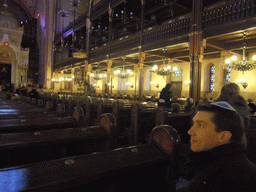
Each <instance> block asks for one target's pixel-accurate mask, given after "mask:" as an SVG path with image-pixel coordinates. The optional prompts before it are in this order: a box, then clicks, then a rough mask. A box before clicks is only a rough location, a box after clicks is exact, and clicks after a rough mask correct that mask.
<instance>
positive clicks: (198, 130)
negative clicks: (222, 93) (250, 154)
mask: <svg viewBox="0 0 256 192" xmlns="http://www.w3.org/2000/svg"><path fill="white" fill-rule="evenodd" d="M243 132H244V129H243V121H242V119H241V117H240V115H239V114H238V113H237V111H236V110H235V109H234V108H233V107H232V106H231V105H230V104H229V103H228V102H226V101H220V102H213V103H209V104H206V105H198V106H197V109H196V114H195V116H194V117H193V126H192V127H191V128H190V129H189V131H188V134H189V135H190V149H189V152H190V153H188V155H187V156H183V157H180V158H179V162H182V163H181V164H180V166H179V168H180V169H179V179H178V181H177V184H176V191H189V192H205V191H207V192H216V191H218V192H224V191H225V192H226V191H232V192H241V191H243V192H249V191H250V192H252V191H255V190H256V166H255V165H254V164H253V163H252V162H251V161H250V160H249V159H248V158H247V157H246V155H245V152H244V149H243V147H242V144H241V139H242V136H243ZM183 155H184V153H183Z"/></svg>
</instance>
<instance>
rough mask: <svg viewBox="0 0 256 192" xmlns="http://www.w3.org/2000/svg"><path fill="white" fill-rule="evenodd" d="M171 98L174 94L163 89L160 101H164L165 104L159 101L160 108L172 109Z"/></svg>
mask: <svg viewBox="0 0 256 192" xmlns="http://www.w3.org/2000/svg"><path fill="white" fill-rule="evenodd" d="M171 98H172V92H171V91H170V90H169V89H167V88H163V89H162V91H161V92H160V97H159V101H160V99H163V100H164V103H162V102H159V101H158V106H165V107H167V108H171V107H172V102H171V101H170V99H171Z"/></svg>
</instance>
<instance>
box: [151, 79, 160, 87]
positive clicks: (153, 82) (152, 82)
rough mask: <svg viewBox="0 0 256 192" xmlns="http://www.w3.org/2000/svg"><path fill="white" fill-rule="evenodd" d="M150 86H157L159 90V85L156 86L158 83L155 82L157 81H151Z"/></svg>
mask: <svg viewBox="0 0 256 192" xmlns="http://www.w3.org/2000/svg"><path fill="white" fill-rule="evenodd" d="M150 85H155V86H156V88H159V84H156V82H155V81H151V82H150Z"/></svg>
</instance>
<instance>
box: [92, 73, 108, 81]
mask: <svg viewBox="0 0 256 192" xmlns="http://www.w3.org/2000/svg"><path fill="white" fill-rule="evenodd" d="M91 77H93V79H94V80H96V81H99V80H101V79H103V78H106V77H107V75H106V74H105V73H100V72H99V71H96V74H94V73H91Z"/></svg>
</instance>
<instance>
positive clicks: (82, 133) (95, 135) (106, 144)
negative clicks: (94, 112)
mask: <svg viewBox="0 0 256 192" xmlns="http://www.w3.org/2000/svg"><path fill="white" fill-rule="evenodd" d="M115 130H116V122H115V118H114V116H113V115H112V114H110V113H109V114H102V115H101V121H100V122H99V125H98V126H90V127H83V128H67V129H52V130H43V131H33V132H23V133H8V134H0V152H1V154H2V158H1V161H0V162H1V163H0V167H8V166H17V165H21V164H28V163H34V162H39V161H45V160H51V159H57V158H62V157H70V156H75V155H83V154H89V153H92V152H99V151H106V150H110V149H113V148H116V147H117V146H116V143H115V138H116V137H117V136H115V135H114V134H115Z"/></svg>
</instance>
